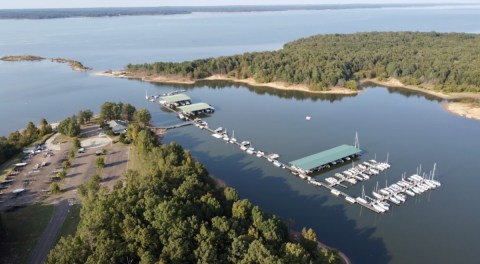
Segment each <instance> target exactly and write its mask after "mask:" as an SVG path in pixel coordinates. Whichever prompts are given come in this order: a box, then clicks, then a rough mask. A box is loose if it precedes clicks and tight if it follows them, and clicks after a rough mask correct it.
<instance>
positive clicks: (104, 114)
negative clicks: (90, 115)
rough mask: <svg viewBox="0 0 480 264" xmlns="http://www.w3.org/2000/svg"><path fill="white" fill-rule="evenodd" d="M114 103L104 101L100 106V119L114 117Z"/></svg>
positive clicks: (111, 118) (115, 115)
mask: <svg viewBox="0 0 480 264" xmlns="http://www.w3.org/2000/svg"><path fill="white" fill-rule="evenodd" d="M115 107H116V106H115V103H112V102H105V103H103V104H102V106H101V107H100V118H101V119H102V120H113V119H116V117H117V114H116V113H115Z"/></svg>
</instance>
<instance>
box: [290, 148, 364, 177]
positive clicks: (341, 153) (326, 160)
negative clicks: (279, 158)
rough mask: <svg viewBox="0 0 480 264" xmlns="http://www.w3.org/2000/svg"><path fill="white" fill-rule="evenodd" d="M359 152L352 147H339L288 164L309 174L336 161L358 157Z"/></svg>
mask: <svg viewBox="0 0 480 264" xmlns="http://www.w3.org/2000/svg"><path fill="white" fill-rule="evenodd" d="M361 152H362V151H361V150H360V149H358V148H356V147H354V146H350V145H341V146H338V147H335V148H332V149H329V150H325V151H322V152H319V153H316V154H313V155H310V156H307V157H304V158H301V159H298V160H294V161H290V162H289V163H290V164H291V165H292V166H294V167H296V168H298V169H300V170H302V171H303V172H304V173H310V172H312V171H316V170H320V169H322V168H324V167H325V166H327V165H329V164H330V163H333V162H336V161H338V160H341V159H344V158H347V157H355V156H357V155H360V153H361Z"/></svg>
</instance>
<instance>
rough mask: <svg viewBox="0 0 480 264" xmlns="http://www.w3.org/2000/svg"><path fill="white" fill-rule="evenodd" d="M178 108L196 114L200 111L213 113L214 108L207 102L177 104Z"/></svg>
mask: <svg viewBox="0 0 480 264" xmlns="http://www.w3.org/2000/svg"><path fill="white" fill-rule="evenodd" d="M178 109H179V110H180V111H181V112H182V113H183V114H187V115H198V114H202V113H213V112H214V111H215V108H213V107H212V106H210V105H209V104H207V103H196V104H191V105H185V106H179V107H178Z"/></svg>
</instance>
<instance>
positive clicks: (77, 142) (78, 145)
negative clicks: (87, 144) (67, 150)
mask: <svg viewBox="0 0 480 264" xmlns="http://www.w3.org/2000/svg"><path fill="white" fill-rule="evenodd" d="M81 147H82V143H80V140H79V139H78V138H75V139H74V140H73V148H74V149H75V150H79V149H80V148H81Z"/></svg>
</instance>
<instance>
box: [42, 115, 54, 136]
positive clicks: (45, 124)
mask: <svg viewBox="0 0 480 264" xmlns="http://www.w3.org/2000/svg"><path fill="white" fill-rule="evenodd" d="M39 133H40V136H43V135H47V134H50V133H52V126H50V125H49V124H48V122H47V120H46V119H45V118H42V119H40V129H39Z"/></svg>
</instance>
